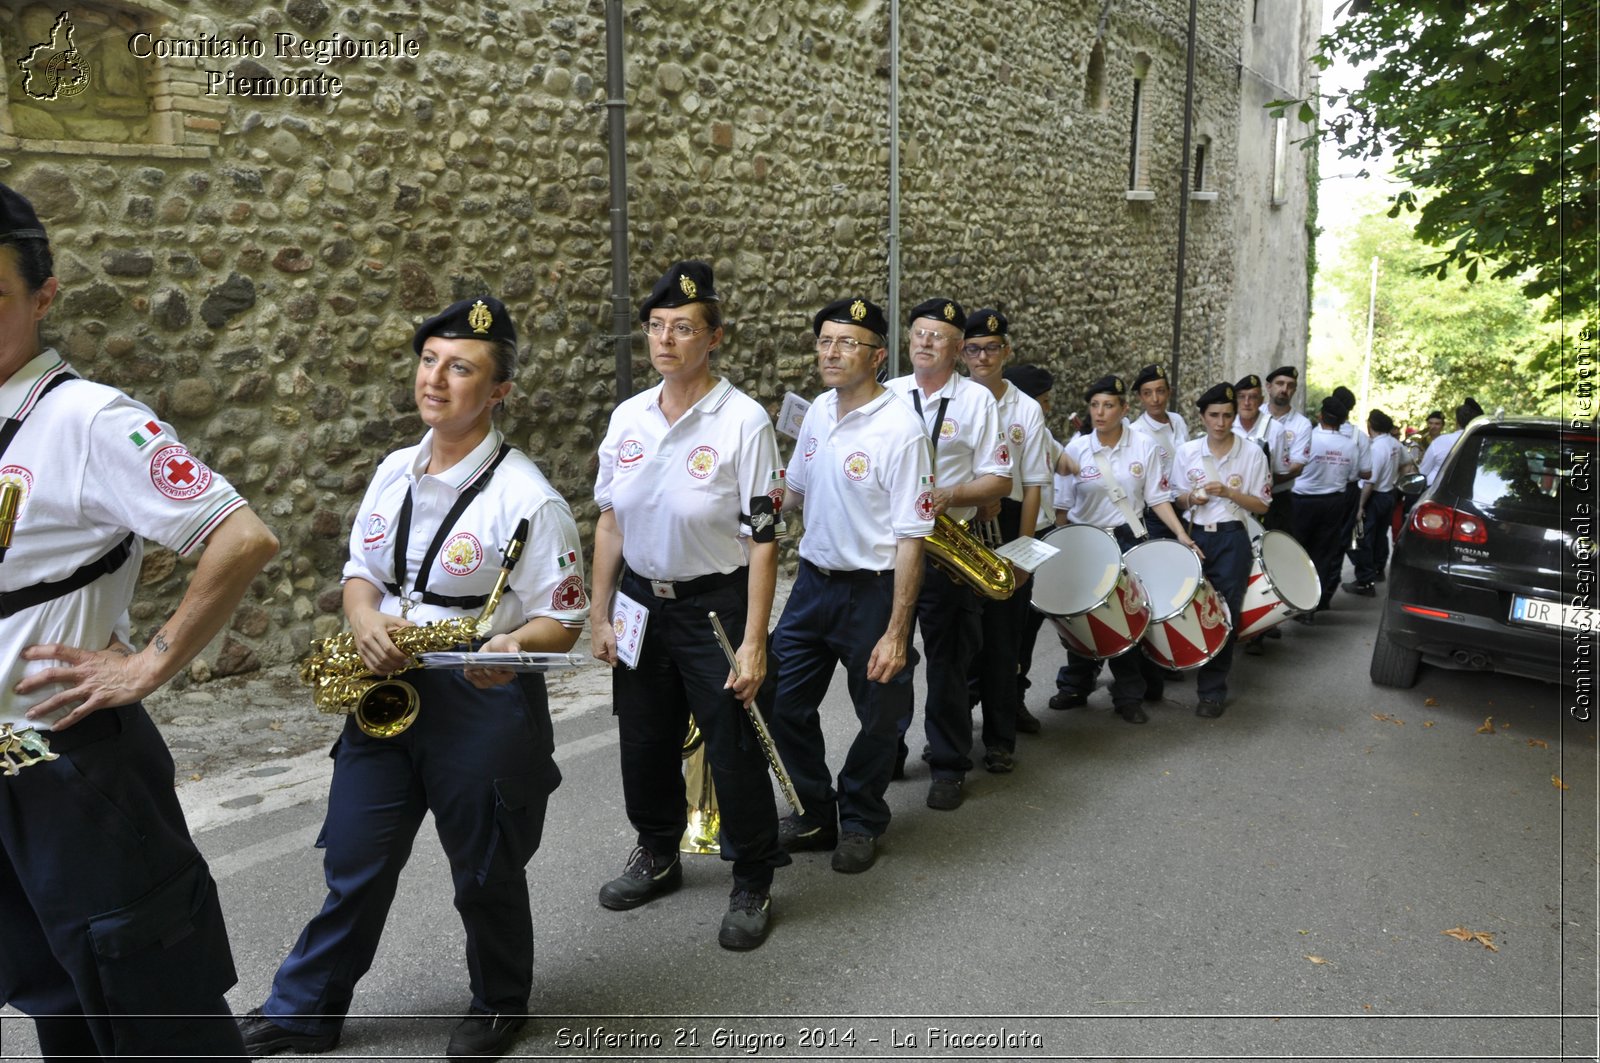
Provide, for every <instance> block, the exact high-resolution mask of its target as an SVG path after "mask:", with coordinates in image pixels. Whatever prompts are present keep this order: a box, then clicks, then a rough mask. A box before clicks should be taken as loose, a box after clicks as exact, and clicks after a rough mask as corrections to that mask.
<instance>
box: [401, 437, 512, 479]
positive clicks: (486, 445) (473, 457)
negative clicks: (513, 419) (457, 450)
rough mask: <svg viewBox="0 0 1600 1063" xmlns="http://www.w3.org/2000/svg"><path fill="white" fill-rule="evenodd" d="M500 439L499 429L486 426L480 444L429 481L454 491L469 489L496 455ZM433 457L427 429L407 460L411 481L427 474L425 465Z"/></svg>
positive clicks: (430, 439)
mask: <svg viewBox="0 0 1600 1063" xmlns="http://www.w3.org/2000/svg"><path fill="white" fill-rule="evenodd" d="M502 442H504V437H503V436H502V435H501V434H500V429H498V428H494V427H492V426H491V427H490V429H489V434H488V435H486V436H484V437H483V442H481V443H479V444H478V445H477V446H475V447H473V448H472V451H471V453H469V454H468V455H467V456H466V457H464V458H462V459H461V460H460V461H458V462H456V463H455V464H454V465H452V466H450V467H449V468H448V469H446V470H445V471H444V472H441V473H437V474H435V475H434V476H433V479H435V480H437V481H439V482H440V483H442V484H444V485H445V486H446V487H448V488H450V489H451V490H454V491H462V490H465V489H466V488H468V487H470V486H472V484H473V483H475V482H476V481H477V479H478V477H480V476H482V475H483V474H484V472H485V471H486V470H487V469H488V468H489V466H490V465H492V464H493V463H494V459H495V455H496V454H498V453H500V444H501V443H502ZM432 457H433V429H431V428H430V429H428V434H427V435H425V436H423V437H422V442H421V443H419V444H417V455H416V457H414V458H412V459H411V479H412V480H420V479H422V478H423V477H424V476H427V475H429V473H428V462H429V460H431V459H432Z"/></svg>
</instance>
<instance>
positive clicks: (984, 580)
mask: <svg viewBox="0 0 1600 1063" xmlns="http://www.w3.org/2000/svg"><path fill="white" fill-rule="evenodd" d="M923 548H924V549H925V550H926V551H927V554H928V557H929V558H930V559H931V560H932V561H933V563H934V564H935V565H938V566H939V567H940V568H942V569H944V571H945V572H947V573H949V575H950V577H951V578H952V579H955V580H957V581H958V582H961V583H965V584H966V585H967V586H969V587H971V588H972V589H973V590H975V591H977V592H978V593H979V594H981V595H983V597H985V598H989V599H992V600H994V601H1003V600H1005V599H1007V598H1009V597H1011V594H1012V592H1013V591H1015V590H1016V589H1017V575H1016V572H1015V570H1014V569H1013V568H1012V567H1011V562H1010V561H1007V560H1006V559H1005V558H1003V557H1001V556H1000V555H999V554H997V553H995V552H994V551H993V550H991V549H989V547H987V546H985V545H984V544H983V543H982V542H981V541H980V539H979V538H978V536H977V535H975V534H974V533H973V531H972V529H971V528H970V527H969V526H968V524H967V522H966V521H964V520H962V521H958V520H953V519H951V518H950V517H949V516H947V515H945V514H943V513H941V514H939V515H938V516H937V517H935V518H934V519H933V534H931V535H929V536H928V537H927V538H926V539H924V540H923Z"/></svg>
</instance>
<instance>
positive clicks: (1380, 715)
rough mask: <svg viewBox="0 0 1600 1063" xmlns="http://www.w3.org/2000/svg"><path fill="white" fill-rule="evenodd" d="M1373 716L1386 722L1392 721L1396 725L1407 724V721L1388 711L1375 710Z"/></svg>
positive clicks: (1402, 725)
mask: <svg viewBox="0 0 1600 1063" xmlns="http://www.w3.org/2000/svg"><path fill="white" fill-rule="evenodd" d="M1372 718H1373V719H1374V720H1381V721H1383V722H1384V723H1392V724H1394V725H1395V726H1396V727H1404V726H1405V725H1406V722H1405V721H1404V720H1401V719H1397V718H1396V717H1393V716H1390V715H1389V714H1388V713H1387V712H1375V713H1373V714H1372Z"/></svg>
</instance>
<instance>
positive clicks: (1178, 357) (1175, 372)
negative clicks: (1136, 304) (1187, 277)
mask: <svg viewBox="0 0 1600 1063" xmlns="http://www.w3.org/2000/svg"><path fill="white" fill-rule="evenodd" d="M1198 6H1199V0H1189V59H1188V65H1189V69H1188V72H1187V73H1186V74H1185V75H1184V82H1183V158H1182V160H1181V161H1180V162H1179V165H1178V281H1177V294H1176V295H1175V296H1174V297H1173V300H1172V365H1171V366H1170V367H1169V369H1168V372H1169V373H1170V374H1171V376H1172V390H1173V392H1174V397H1176V393H1177V391H1178V387H1179V380H1180V379H1181V377H1180V373H1179V363H1180V362H1181V361H1182V357H1183V355H1182V346H1183V272H1184V252H1185V251H1186V250H1187V248H1188V243H1189V149H1190V145H1191V141H1192V140H1193V138H1194V52H1195V48H1194V29H1195V13H1196V12H1195V9H1196V8H1197V7H1198Z"/></svg>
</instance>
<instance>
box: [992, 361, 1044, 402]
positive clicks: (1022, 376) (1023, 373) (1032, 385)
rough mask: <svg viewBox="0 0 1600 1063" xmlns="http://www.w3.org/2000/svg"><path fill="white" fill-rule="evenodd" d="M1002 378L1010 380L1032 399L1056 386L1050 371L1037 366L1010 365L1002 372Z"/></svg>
mask: <svg viewBox="0 0 1600 1063" xmlns="http://www.w3.org/2000/svg"><path fill="white" fill-rule="evenodd" d="M1000 377H1001V379H1003V380H1009V381H1011V382H1012V383H1013V384H1015V385H1016V386H1017V390H1019V391H1021V392H1022V393H1023V394H1024V395H1026V396H1028V398H1030V399H1036V398H1038V397H1039V396H1040V395H1043V394H1044V393H1045V392H1047V391H1049V390H1050V389H1051V388H1053V387H1055V385H1056V378H1055V377H1053V376H1051V375H1050V370H1048V369H1043V368H1040V367H1039V366H1037V365H1008V366H1006V367H1005V368H1004V369H1002V370H1000Z"/></svg>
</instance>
